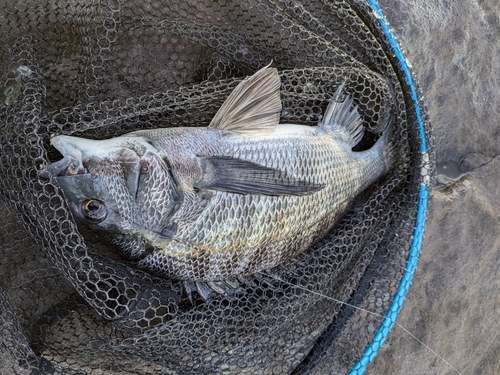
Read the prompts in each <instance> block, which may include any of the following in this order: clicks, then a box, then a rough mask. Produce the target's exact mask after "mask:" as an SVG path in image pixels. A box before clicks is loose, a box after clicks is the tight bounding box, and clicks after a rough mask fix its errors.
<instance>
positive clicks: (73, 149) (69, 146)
mask: <svg viewBox="0 0 500 375" xmlns="http://www.w3.org/2000/svg"><path fill="white" fill-rule="evenodd" d="M75 140H78V138H75V137H70V136H66V135H58V136H55V137H53V138H52V139H51V140H50V143H51V144H52V145H53V146H54V147H55V149H56V150H57V151H59V152H60V153H61V154H62V155H63V158H62V159H61V160H59V161H57V162H55V163H51V164H50V165H48V166H47V168H46V169H45V170H44V171H43V172H42V173H41V177H42V178H49V175H52V176H56V177H62V176H74V175H79V174H86V173H88V170H87V168H85V166H84V165H83V152H82V148H81V147H78V143H77V142H75Z"/></svg>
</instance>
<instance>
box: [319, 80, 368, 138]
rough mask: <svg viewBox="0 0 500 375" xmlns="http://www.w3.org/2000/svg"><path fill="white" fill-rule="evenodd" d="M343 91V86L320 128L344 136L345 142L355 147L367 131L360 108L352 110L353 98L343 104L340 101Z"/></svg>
mask: <svg viewBox="0 0 500 375" xmlns="http://www.w3.org/2000/svg"><path fill="white" fill-rule="evenodd" d="M343 89H344V85H343V84H342V85H341V86H340V87H339V88H338V89H337V91H336V92H335V99H332V100H331V101H330V103H329V104H328V107H327V108H326V111H325V115H324V116H323V120H322V121H321V122H320V123H319V126H322V127H324V128H326V129H331V130H333V131H336V133H340V134H342V135H344V136H345V141H346V142H347V143H349V145H350V146H351V147H354V146H356V145H357V144H358V143H359V142H360V141H361V138H363V135H364V133H365V129H364V127H363V121H362V119H361V117H360V116H359V113H358V107H357V106H354V108H352V109H351V107H352V104H353V100H352V98H351V97H349V96H348V97H347V98H346V99H345V100H344V101H343V102H341V101H340V98H341V96H342V91H343Z"/></svg>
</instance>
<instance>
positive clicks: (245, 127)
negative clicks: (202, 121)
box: [209, 66, 281, 134]
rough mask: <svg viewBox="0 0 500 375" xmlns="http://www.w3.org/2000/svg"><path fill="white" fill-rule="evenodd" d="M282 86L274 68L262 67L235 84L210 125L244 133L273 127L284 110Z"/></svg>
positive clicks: (257, 131) (264, 130) (263, 130)
mask: <svg viewBox="0 0 500 375" xmlns="http://www.w3.org/2000/svg"><path fill="white" fill-rule="evenodd" d="M280 86H281V82H280V77H279V75H278V71H277V70H276V69H275V68H269V66H266V67H264V68H262V69H260V70H259V71H258V72H257V73H255V74H254V75H253V76H251V77H250V78H246V79H244V80H243V81H241V82H240V84H239V85H238V86H236V88H235V89H234V90H233V92H232V93H231V95H229V97H228V98H227V99H226V101H225V102H224V103H223V104H222V106H221V107H220V108H219V111H218V112H217V114H216V115H215V117H214V118H213V119H212V121H211V122H210V125H209V127H211V128H215V129H222V130H230V131H233V132H237V133H242V134H252V133H253V134H255V133H262V132H266V131H272V130H274V128H275V127H276V126H277V125H278V122H279V119H280V112H281V100H280Z"/></svg>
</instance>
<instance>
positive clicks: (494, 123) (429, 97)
mask: <svg viewBox="0 0 500 375" xmlns="http://www.w3.org/2000/svg"><path fill="white" fill-rule="evenodd" d="M379 5H380V7H381V8H382V9H383V10H384V11H385V13H386V16H387V18H388V20H389V22H390V24H391V25H392V27H393V28H394V30H395V33H396V35H397V36H398V38H399V40H400V42H401V44H402V45H403V48H404V50H405V52H406V55H407V57H408V59H409V61H410V62H411V64H412V67H413V72H414V74H415V76H416V78H417V79H418V81H419V83H420V87H421V89H422V91H423V93H424V98H425V102H426V105H427V106H428V109H429V114H430V117H431V121H432V125H433V132H434V136H435V140H436V162H437V178H436V189H434V190H433V191H432V193H431V199H430V202H429V211H428V212H429V214H428V221H427V228H426V234H425V241H424V244H423V247H422V251H421V256H420V261H419V265H418V269H417V272H416V274H415V277H414V280H413V285H412V288H411V289H410V292H409V294H408V296H407V300H406V303H405V305H404V306H403V309H402V312H401V314H400V317H399V319H398V323H399V324H401V325H402V326H403V327H405V328H406V329H407V330H408V331H410V332H411V333H412V334H413V335H415V336H416V337H417V338H418V340H421V341H422V342H423V343H425V344H427V345H428V346H429V347H430V348H432V349H433V350H434V351H435V353H433V352H431V351H430V350H429V349H427V348H426V347H425V346H424V345H422V344H420V343H419V342H418V341H417V340H416V339H415V338H413V337H411V336H410V335H409V334H408V333H407V332H405V331H404V330H403V329H401V328H400V327H398V326H395V327H394V329H393V331H392V332H391V334H390V336H389V338H388V340H387V341H386V343H385V344H384V346H383V347H382V349H381V351H380V352H379V355H378V356H377V358H376V359H375V361H374V363H372V364H371V365H370V366H369V367H368V370H367V372H366V373H367V374H370V375H374V374H387V375H390V374H439V375H441V374H443V375H444V374H450V375H451V374H457V373H462V374H499V373H500V330H499V327H500V296H499V295H500V293H499V292H500V250H499V249H500V240H499V235H500V215H499V213H500V199H499V197H500V187H499V184H498V176H499V175H500V158H499V157H498V155H499V153H500V149H499V146H498V145H499V142H498V139H499V131H500V122H499V116H498V115H499V114H500V82H499V81H500V76H499V75H498V68H499V66H500V53H499V52H500V38H499V36H500V18H499V17H500V16H499V15H500V4H499V3H498V2H497V1H495V0H484V1H471V0H466V1H461V2H450V1H446V0H437V1H434V2H423V1H418V0H410V1H405V2H400V1H396V0H379ZM436 353H437V354H438V355H439V356H441V357H442V358H443V359H445V360H446V361H447V362H448V364H447V363H446V362H445V361H444V360H442V359H440V358H438V356H437V355H436ZM451 366H453V367H454V368H455V369H456V370H454V369H453V367H451Z"/></svg>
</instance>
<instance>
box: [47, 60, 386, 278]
mask: <svg viewBox="0 0 500 375" xmlns="http://www.w3.org/2000/svg"><path fill="white" fill-rule="evenodd" d="M340 94H341V89H339V91H338V93H337V100H333V101H332V102H331V103H330V105H329V107H328V108H327V110H326V112H325V116H324V118H323V121H322V123H320V124H319V125H318V126H315V127H310V126H302V125H292V124H278V119H279V113H280V109H281V103H280V100H279V78H278V75H277V72H276V71H275V70H274V69H270V68H264V69H262V70H260V71H259V72H257V73H256V74H255V75H254V76H252V77H251V78H250V79H247V80H246V81H243V82H242V83H241V84H240V86H238V88H237V89H235V92H233V93H232V94H231V96H230V97H229V98H228V100H227V101H226V103H224V105H223V106H222V107H221V110H219V112H218V114H217V115H216V116H215V118H214V120H213V121H212V123H211V125H210V126H209V127H204V128H164V129H156V130H141V131H136V132H133V133H129V134H126V135H123V136H120V137H116V138H112V139H108V140H100V141H94V140H87V139H82V138H76V137H69V136H57V137H54V138H53V139H52V144H53V145H54V146H55V147H56V148H57V149H58V150H59V151H60V152H61V153H62V154H63V155H64V159H63V160H61V161H59V162H57V163H54V164H52V165H51V166H49V168H48V170H49V171H50V172H51V173H52V174H54V175H55V176H57V177H56V178H57V180H58V182H59V184H60V186H61V187H62V188H63V190H64V192H65V195H66V198H67V200H68V202H69V204H70V206H71V208H72V210H73V213H74V215H75V216H76V217H78V218H80V219H81V220H83V221H84V222H86V223H87V224H88V225H90V226H92V227H95V228H100V229H103V230H105V231H106V233H108V234H109V235H110V238H111V241H112V242H114V243H115V244H116V245H118V246H119V247H120V248H121V250H122V252H123V254H124V255H125V256H126V257H128V258H130V259H133V260H136V261H137V264H138V266H139V267H140V268H143V269H146V270H148V271H151V272H154V273H156V274H160V275H162V276H165V277H169V278H174V279H179V280H193V281H211V280H225V279H228V278H233V277H237V276H240V275H246V274H252V273H255V272H258V271H261V270H265V269H269V268H271V267H274V266H276V265H278V264H280V263H281V262H283V261H285V260H287V259H290V258H292V257H295V256H296V255H298V254H299V253H301V252H302V251H304V250H305V249H307V248H308V247H309V246H310V245H311V244H312V243H313V242H314V241H315V240H317V239H318V238H319V237H321V236H322V235H323V234H325V233H326V231H328V230H329V229H330V228H331V227H332V225H333V224H334V223H335V221H336V219H337V218H338V217H339V216H340V215H341V214H342V212H343V211H344V209H345V207H346V206H347V205H348V203H349V202H350V201H351V200H352V199H353V198H354V197H355V196H356V195H358V194H359V193H360V192H361V191H363V190H364V189H365V188H366V187H368V186H369V185H370V184H372V183H373V182H374V181H375V180H377V179H378V178H380V177H381V176H382V175H384V174H385V173H386V172H387V170H388V169H389V166H390V163H391V147H390V146H389V143H390V142H389V139H388V138H389V136H388V134H389V129H387V130H386V131H385V132H384V134H383V135H382V137H381V138H380V139H379V140H378V141H377V142H376V144H375V145H374V146H373V147H372V148H371V149H369V150H367V151H362V152H353V151H352V148H353V146H354V145H355V144H356V143H358V142H359V140H360V139H361V137H362V135H363V127H362V124H361V120H360V118H359V115H358V113H357V109H356V107H353V105H352V99H350V98H347V99H346V100H344V101H343V102H340V101H339V100H338V98H339V97H340ZM248 107H250V108H251V109H250V110H248Z"/></svg>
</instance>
